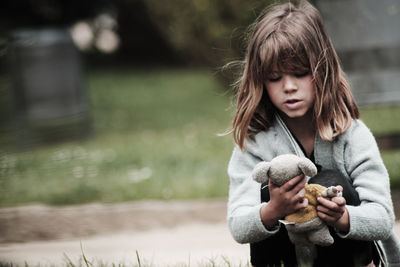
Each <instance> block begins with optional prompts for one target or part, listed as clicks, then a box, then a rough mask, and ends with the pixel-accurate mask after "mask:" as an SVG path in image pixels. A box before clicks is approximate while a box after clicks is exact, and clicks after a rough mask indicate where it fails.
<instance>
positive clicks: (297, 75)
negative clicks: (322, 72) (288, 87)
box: [295, 71, 310, 78]
mask: <svg viewBox="0 0 400 267" xmlns="http://www.w3.org/2000/svg"><path fill="white" fill-rule="evenodd" d="M309 73H310V72H308V71H307V72H302V73H296V74H295V76H296V77H297V78H302V77H305V76H307V75H308V74H309Z"/></svg>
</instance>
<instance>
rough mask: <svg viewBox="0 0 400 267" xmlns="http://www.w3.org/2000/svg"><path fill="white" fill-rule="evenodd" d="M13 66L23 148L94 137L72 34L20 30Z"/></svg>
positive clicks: (14, 45) (16, 35)
mask: <svg viewBox="0 0 400 267" xmlns="http://www.w3.org/2000/svg"><path fill="white" fill-rule="evenodd" d="M9 63H10V70H9V72H10V76H11V81H12V83H11V87H12V88H11V89H12V91H13V98H14V108H15V111H14V112H15V122H16V134H17V139H18V140H17V142H18V144H19V145H20V146H22V147H26V146H31V145H33V144H36V143H42V142H51V141H57V140H60V139H62V140H65V139H71V138H76V137H82V136H86V135H87V134H88V133H89V132H90V123H89V115H88V114H89V112H88V103H87V97H86V92H85V90H84V89H85V88H84V84H83V77H82V67H81V62H80V56H79V53H78V51H77V50H76V49H75V46H74V44H73V42H72V39H71V38H70V35H69V33H68V32H67V31H65V30H62V29H54V28H53V29H40V30H18V31H14V32H13V33H12V36H11V41H10V52H9Z"/></svg>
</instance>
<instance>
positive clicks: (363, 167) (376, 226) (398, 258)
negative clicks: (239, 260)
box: [227, 116, 400, 266]
mask: <svg viewBox="0 0 400 267" xmlns="http://www.w3.org/2000/svg"><path fill="white" fill-rule="evenodd" d="M287 153H291V154H296V155H298V156H304V153H303V152H302V150H301V148H300V147H299V145H298V144H297V142H296V141H295V139H294V138H293V136H292V134H291V133H290V131H289V130H288V128H287V127H286V125H285V124H284V122H283V121H282V119H281V118H280V117H279V116H276V119H275V122H274V124H273V125H272V126H271V127H270V128H269V129H268V131H262V132H260V133H258V134H257V135H255V136H254V137H252V140H250V141H248V142H246V149H245V150H241V149H240V148H238V147H235V149H234V151H233V154H232V157H231V159H230V162H229V166H228V174H229V177H230V188H229V202H228V211H227V213H228V214H227V220H228V226H229V229H230V231H231V234H232V236H233V238H234V239H235V240H236V241H237V242H239V243H253V242H257V241H261V240H263V239H266V238H268V237H270V236H272V235H274V234H276V233H277V232H278V231H279V228H280V227H281V225H278V226H277V227H276V228H275V229H273V230H272V231H269V230H267V229H266V228H265V227H264V225H263V223H262V222H261V218H260V208H261V206H262V205H265V203H261V201H260V184H259V183H257V182H255V181H253V179H252V178H251V172H252V170H253V167H254V166H255V165H256V164H257V163H258V162H260V161H271V159H272V158H274V157H276V156H278V155H281V154H287ZM314 156H315V162H316V164H318V165H321V166H322V169H335V170H338V171H340V172H341V173H342V174H343V175H344V177H347V178H348V179H349V180H350V181H351V183H352V184H353V186H354V188H355V189H356V191H357V192H358V194H359V197H360V200H361V205H360V206H357V207H355V206H350V205H347V206H346V208H347V210H348V212H349V217H350V231H349V233H348V234H346V235H340V234H339V236H341V237H342V238H349V239H358V240H374V241H377V242H375V243H376V244H377V246H378V248H379V251H380V254H381V259H382V260H383V261H384V262H385V263H386V264H385V266H400V241H399V239H398V238H397V237H396V234H395V233H394V231H393V224H394V220H395V218H394V212H393V203H392V199H391V195H390V186H389V176H388V173H387V170H386V168H385V166H384V164H383V161H382V158H381V156H380V153H379V149H378V146H377V144H376V141H375V139H374V137H373V135H372V133H371V132H370V130H369V129H368V128H367V127H366V126H365V124H364V123H363V122H362V121H360V120H355V121H353V122H352V125H351V127H350V128H349V129H348V130H347V131H346V132H345V133H343V134H341V135H339V136H338V137H336V138H335V139H334V140H333V141H331V142H328V141H324V140H322V139H321V137H320V136H319V135H318V134H317V135H316V137H315V145H314Z"/></svg>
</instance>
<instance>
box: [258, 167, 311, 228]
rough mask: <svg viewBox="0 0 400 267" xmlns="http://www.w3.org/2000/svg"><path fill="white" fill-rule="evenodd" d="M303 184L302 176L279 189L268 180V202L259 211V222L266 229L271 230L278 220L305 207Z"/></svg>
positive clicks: (304, 178) (306, 202)
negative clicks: (261, 222)
mask: <svg viewBox="0 0 400 267" xmlns="http://www.w3.org/2000/svg"><path fill="white" fill-rule="evenodd" d="M305 183H306V177H305V176H304V175H303V174H302V175H299V176H296V177H295V178H293V179H291V180H290V181H288V182H286V183H285V184H283V185H282V186H280V187H278V186H276V185H274V184H273V183H271V180H269V182H268V189H269V194H270V201H269V202H268V204H267V205H265V206H263V208H262V209H261V211H260V215H261V220H262V221H263V223H264V225H265V226H266V227H267V228H272V227H273V226H274V225H276V224H277V222H278V220H279V219H281V218H283V217H285V216H286V215H288V214H291V213H294V212H296V211H297V210H299V209H302V208H305V207H307V205H308V200H307V199H306V198H304V195H305V193H306V191H305V189H304V185H305Z"/></svg>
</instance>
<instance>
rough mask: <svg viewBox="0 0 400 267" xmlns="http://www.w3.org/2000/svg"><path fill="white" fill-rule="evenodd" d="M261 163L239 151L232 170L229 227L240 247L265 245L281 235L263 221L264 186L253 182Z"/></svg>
mask: <svg viewBox="0 0 400 267" xmlns="http://www.w3.org/2000/svg"><path fill="white" fill-rule="evenodd" d="M260 161H261V159H260V158H259V157H257V156H255V155H254V154H252V153H250V152H249V151H242V150H240V149H239V148H238V147H235V149H234V151H233V154H232V157H231V159H230V162H229V166H228V174H229V177H230V187H229V202H228V212H227V213H228V214H227V220H228V226H229V229H230V231H231V234H232V236H233V238H234V239H235V240H236V241H237V242H239V243H253V242H258V241H261V240H263V239H265V238H267V237H269V236H271V235H273V234H275V233H277V232H278V231H279V228H280V226H277V227H276V228H275V229H273V230H272V231H269V230H267V229H266V228H265V227H264V225H263V223H262V221H261V217H260V208H261V207H262V205H265V203H264V204H261V199H260V186H261V185H260V184H259V183H257V182H255V181H253V179H252V178H251V172H252V170H253V167H254V166H255V165H256V164H257V163H258V162H260Z"/></svg>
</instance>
